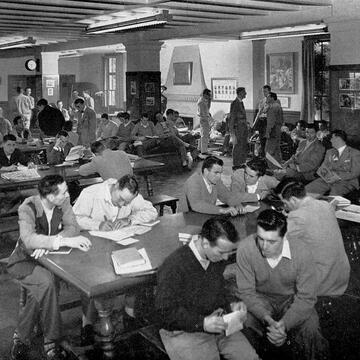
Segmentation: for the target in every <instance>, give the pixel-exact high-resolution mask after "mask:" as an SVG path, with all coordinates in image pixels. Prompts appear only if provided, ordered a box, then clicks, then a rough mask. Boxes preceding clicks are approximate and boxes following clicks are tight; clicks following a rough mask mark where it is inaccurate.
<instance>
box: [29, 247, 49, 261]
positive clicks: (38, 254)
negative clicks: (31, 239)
mask: <svg viewBox="0 0 360 360" xmlns="http://www.w3.org/2000/svg"><path fill="white" fill-rule="evenodd" d="M48 253H49V250H47V249H35V250H34V251H33V252H32V254H31V255H30V256H31V257H33V258H34V259H35V260H37V259H39V258H41V257H42V256H43V255H46V254H48Z"/></svg>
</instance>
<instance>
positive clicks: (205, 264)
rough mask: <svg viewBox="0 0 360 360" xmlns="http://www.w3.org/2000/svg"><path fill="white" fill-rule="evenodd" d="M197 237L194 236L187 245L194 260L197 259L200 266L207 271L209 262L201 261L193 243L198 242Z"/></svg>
mask: <svg viewBox="0 0 360 360" xmlns="http://www.w3.org/2000/svg"><path fill="white" fill-rule="evenodd" d="M198 238H199V236H198V235H194V236H193V237H192V238H191V241H190V243H189V248H190V249H191V251H192V252H193V253H194V255H195V257H196V259H198V261H199V263H200V265H201V266H202V267H203V269H204V270H207V268H208V267H209V265H210V260H207V259H203V258H202V257H201V255H200V253H199V250H198V249H197V247H196V244H195V241H196V240H198Z"/></svg>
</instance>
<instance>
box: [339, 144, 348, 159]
mask: <svg viewBox="0 0 360 360" xmlns="http://www.w3.org/2000/svg"><path fill="white" fill-rule="evenodd" d="M345 148H346V145H344V146H342V147H340V148H338V149H337V151H338V153H339V157H340V156H341V154H342V153H343V152H344V150H345Z"/></svg>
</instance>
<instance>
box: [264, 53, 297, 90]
mask: <svg viewBox="0 0 360 360" xmlns="http://www.w3.org/2000/svg"><path fill="white" fill-rule="evenodd" d="M267 73H268V84H269V85H270V86H271V91H273V92H275V93H282V94H293V93H294V92H295V86H294V85H295V84H294V53H281V54H269V55H268V72H267Z"/></svg>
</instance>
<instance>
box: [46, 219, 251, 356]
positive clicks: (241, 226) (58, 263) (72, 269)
mask: <svg viewBox="0 0 360 360" xmlns="http://www.w3.org/2000/svg"><path fill="white" fill-rule="evenodd" d="M256 216H257V213H252V214H247V215H245V216H237V217H236V218H232V219H231V221H232V222H233V223H234V225H235V226H236V228H237V230H238V232H239V234H240V237H241V238H244V237H245V236H246V235H247V234H250V233H252V232H254V231H255V223H256ZM209 217H210V215H206V214H198V213H178V214H174V215H165V216H163V217H161V218H160V223H159V224H157V225H155V226H154V227H153V229H152V230H151V231H150V232H148V233H146V234H143V235H137V236H135V238H137V239H139V240H140V241H139V242H137V243H135V244H133V245H131V246H135V247H136V248H138V249H140V248H143V247H144V248H145V249H146V251H147V253H148V255H149V258H150V261H151V264H152V267H153V268H154V272H155V271H156V269H157V268H158V267H159V266H160V265H161V263H162V262H163V261H164V259H165V258H166V257H167V256H168V255H169V254H171V253H172V252H173V251H174V250H176V249H177V248H178V247H179V246H182V245H181V243H180V241H179V238H178V233H179V232H186V226H188V225H195V226H197V229H199V230H200V228H201V226H202V224H203V223H204V222H205V220H206V219H208V218H209ZM90 238H91V241H92V247H91V249H90V250H89V251H88V252H86V253H84V252H81V251H80V250H78V249H73V251H72V252H71V253H70V254H69V255H47V256H44V257H42V258H40V259H39V261H40V262H41V264H42V265H43V266H45V267H46V268H47V269H49V270H50V271H51V272H53V273H54V274H56V275H57V276H58V277H60V278H61V279H63V280H65V281H66V282H68V283H70V284H72V285H73V286H75V287H76V288H77V289H79V290H80V291H81V292H82V293H84V294H85V295H86V296H88V297H89V298H92V299H94V300H95V306H96V308H97V310H98V313H99V319H100V329H99V331H100V345H101V348H102V350H103V352H104V355H105V357H107V358H113V357H114V344H113V338H114V328H113V325H112V323H111V319H110V315H111V312H112V307H113V300H112V299H113V297H114V296H115V295H118V294H123V293H125V292H127V290H129V289H132V288H134V287H137V286H139V285H143V284H151V283H155V281H156V276H155V274H154V272H153V273H151V274H147V275H142V276H135V277H134V276H119V275H116V274H115V272H114V269H113V265H112V261H111V257H110V255H111V252H112V251H114V250H118V249H121V248H123V246H121V245H119V244H117V243H115V242H113V241H111V240H107V239H104V238H99V237H92V236H90Z"/></svg>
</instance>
